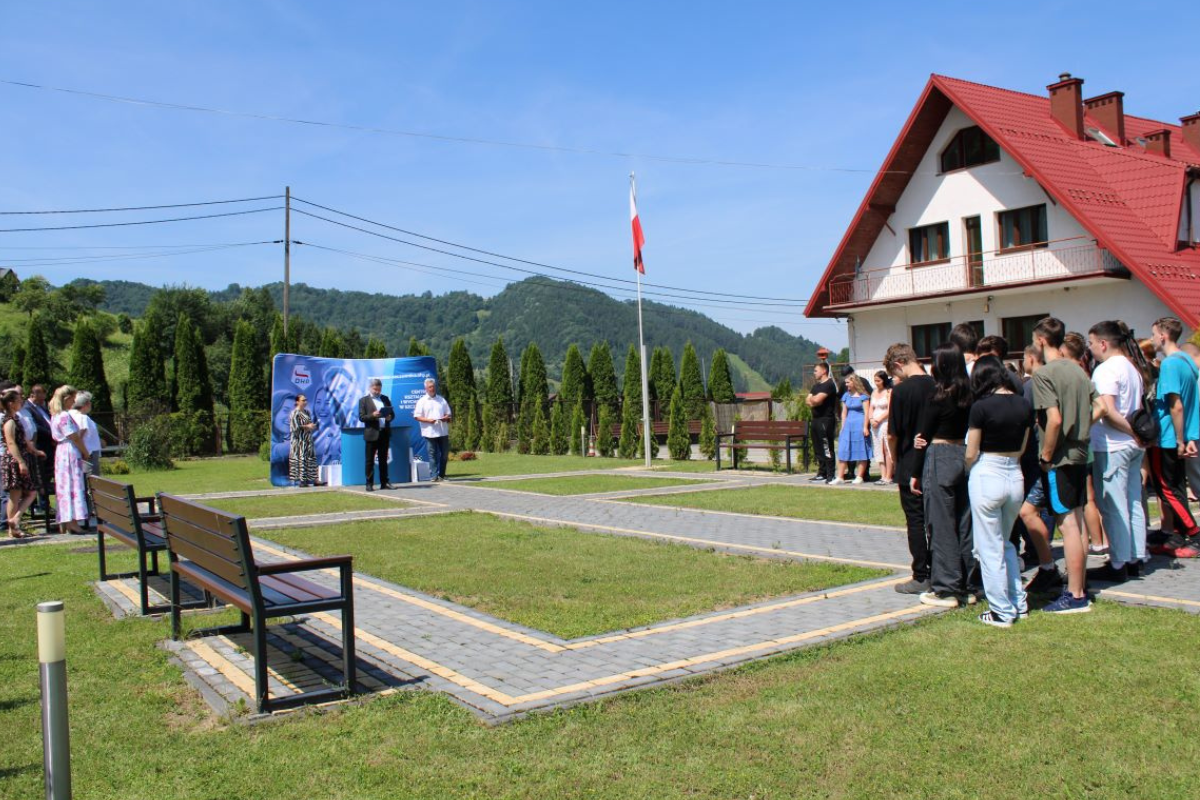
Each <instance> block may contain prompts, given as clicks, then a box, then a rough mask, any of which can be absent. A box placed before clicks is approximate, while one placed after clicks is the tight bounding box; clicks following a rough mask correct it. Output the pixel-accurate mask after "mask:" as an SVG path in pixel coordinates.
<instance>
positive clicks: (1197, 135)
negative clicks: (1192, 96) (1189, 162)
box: [1179, 111, 1200, 151]
mask: <svg viewBox="0 0 1200 800" xmlns="http://www.w3.org/2000/svg"><path fill="white" fill-rule="evenodd" d="M1179 125H1180V127H1182V128H1183V141H1184V142H1185V143H1186V144H1189V145H1191V147H1192V149H1193V150H1196V151H1200V111H1197V112H1196V113H1195V114H1192V115H1191V116H1187V117H1180V118H1179Z"/></svg>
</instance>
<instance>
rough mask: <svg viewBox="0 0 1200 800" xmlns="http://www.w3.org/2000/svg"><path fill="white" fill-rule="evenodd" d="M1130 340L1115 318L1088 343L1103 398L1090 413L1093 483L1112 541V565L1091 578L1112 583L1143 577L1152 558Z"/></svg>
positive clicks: (1138, 387)
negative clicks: (1148, 548) (1135, 419)
mask: <svg viewBox="0 0 1200 800" xmlns="http://www.w3.org/2000/svg"><path fill="white" fill-rule="evenodd" d="M1128 338H1129V329H1128V328H1126V327H1125V324H1124V323H1122V322H1119V321H1116V320H1107V321H1105V322H1097V323H1096V324H1095V325H1093V326H1092V328H1091V330H1089V331H1088V347H1089V349H1091V351H1092V355H1093V356H1095V357H1096V361H1097V362H1099V363H1098V364H1097V366H1096V369H1095V371H1094V372H1093V373H1092V383H1093V385H1094V386H1095V387H1096V394H1097V395H1098V396H1099V398H1100V401H1099V403H1097V405H1096V407H1095V408H1094V409H1093V412H1092V420H1093V425H1092V431H1091V433H1092V453H1093V456H1094V461H1093V463H1092V483H1093V485H1094V486H1095V489H1096V505H1097V506H1098V507H1099V508H1100V516H1101V518H1102V519H1103V520H1104V530H1105V532H1106V533H1107V534H1108V545H1109V557H1108V558H1109V560H1108V563H1107V564H1105V565H1104V566H1103V567H1097V568H1094V569H1090V570H1088V579H1089V580H1102V581H1109V582H1111V583H1122V582H1124V581H1125V580H1127V579H1128V578H1130V577H1137V576H1138V575H1140V574H1141V569H1142V562H1143V561H1145V560H1147V558H1148V556H1147V552H1146V516H1145V512H1144V511H1143V509H1142V458H1143V457H1144V456H1145V451H1144V450H1143V449H1142V446H1141V445H1140V444H1138V441H1137V438H1136V437H1135V436H1134V435H1133V428H1132V427H1131V426H1130V424H1129V418H1130V417H1131V416H1133V413H1134V412H1135V411H1137V410H1138V409H1139V408H1141V406H1142V396H1143V393H1144V392H1143V382H1142V374H1141V373H1140V372H1139V371H1138V369H1137V367H1135V366H1134V365H1133V362H1131V361H1130V360H1129V359H1128V358H1127V357H1126V355H1125V351H1124V350H1123V349H1122V347H1123V345H1124V344H1125V343H1126V341H1127V340H1128ZM1134 346H1136V343H1135V345H1134Z"/></svg>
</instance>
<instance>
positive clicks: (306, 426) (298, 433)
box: [288, 394, 325, 486]
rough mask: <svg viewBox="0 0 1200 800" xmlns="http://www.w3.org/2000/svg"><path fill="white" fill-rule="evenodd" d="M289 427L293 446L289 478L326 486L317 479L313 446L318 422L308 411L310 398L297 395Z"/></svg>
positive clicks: (308, 483)
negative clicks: (314, 432) (314, 420)
mask: <svg viewBox="0 0 1200 800" xmlns="http://www.w3.org/2000/svg"><path fill="white" fill-rule="evenodd" d="M289 427H290V429H291V437H292V448H291V452H290V453H289V455H288V478H289V479H290V480H291V481H292V482H293V483H298V484H300V485H301V486H324V485H325V484H324V483H322V482H321V481H319V480H317V450H316V448H315V447H313V431H315V430H316V429H317V423H315V422H313V418H312V414H310V413H309V412H308V398H307V397H305V396H304V395H302V394H299V395H296V407H295V408H294V409H293V410H292V416H291V419H290V425H289Z"/></svg>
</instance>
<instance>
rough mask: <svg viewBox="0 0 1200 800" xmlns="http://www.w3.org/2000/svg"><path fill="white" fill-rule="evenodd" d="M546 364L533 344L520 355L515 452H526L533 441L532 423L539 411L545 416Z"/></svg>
mask: <svg viewBox="0 0 1200 800" xmlns="http://www.w3.org/2000/svg"><path fill="white" fill-rule="evenodd" d="M546 394H547V383H546V362H545V361H544V360H543V359H542V351H541V350H539V349H538V346H537V345H536V344H534V343H533V342H530V343H529V345H528V346H527V347H526V348H525V350H524V352H522V353H521V384H520V392H519V394H518V398H519V402H520V404H521V414H520V419H519V420H518V423H517V450H518V452H526V451H527V450H528V444H529V443H530V442H531V441H532V439H533V434H534V430H533V421H534V419H535V418H536V416H537V413H538V410H539V409H540V410H541V414H542V418H543V420H544V419H545V416H546Z"/></svg>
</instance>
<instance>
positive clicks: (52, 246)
mask: <svg viewBox="0 0 1200 800" xmlns="http://www.w3.org/2000/svg"><path fill="white" fill-rule="evenodd" d="M280 241H282V240H277V241H274V242H266V241H264V242H201V243H199V244H44V245H7V244H0V250H165V249H168V248H172V247H226V246H229V247H239V246H241V245H246V244H279V243H280Z"/></svg>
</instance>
